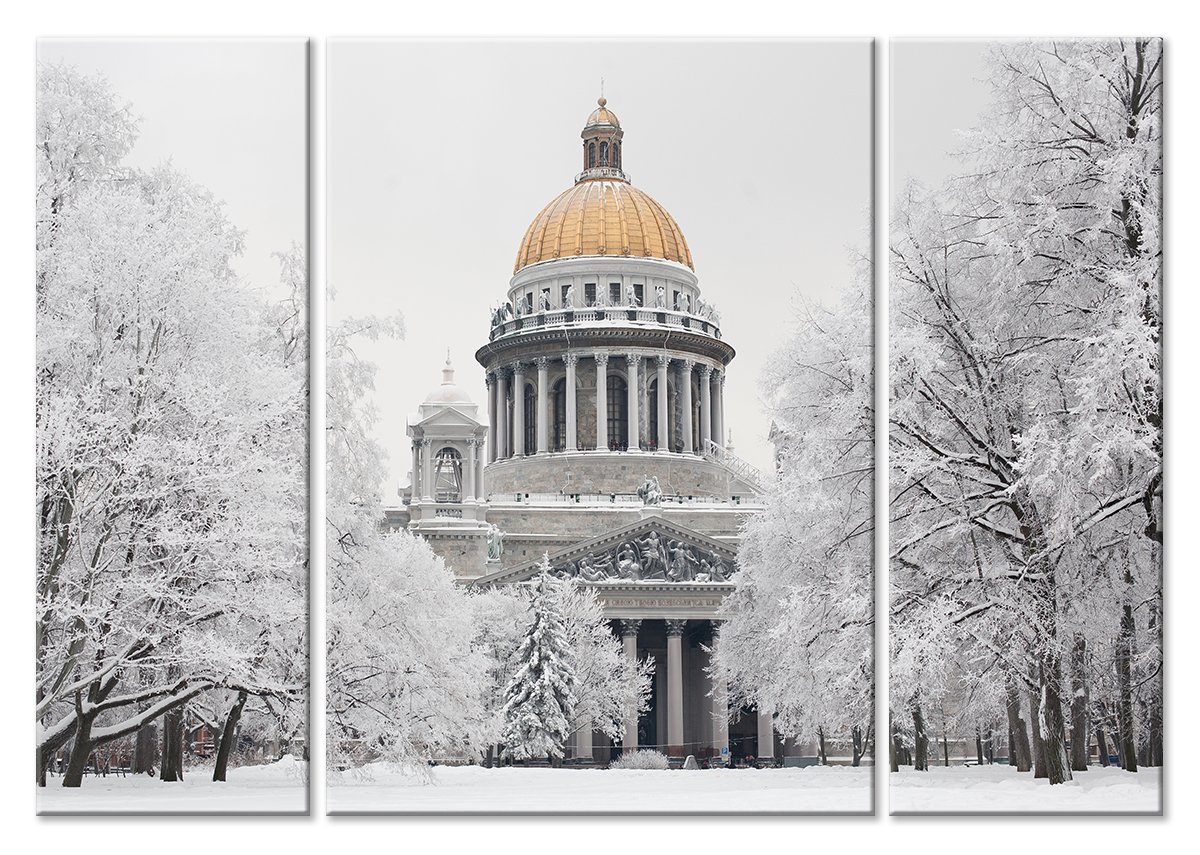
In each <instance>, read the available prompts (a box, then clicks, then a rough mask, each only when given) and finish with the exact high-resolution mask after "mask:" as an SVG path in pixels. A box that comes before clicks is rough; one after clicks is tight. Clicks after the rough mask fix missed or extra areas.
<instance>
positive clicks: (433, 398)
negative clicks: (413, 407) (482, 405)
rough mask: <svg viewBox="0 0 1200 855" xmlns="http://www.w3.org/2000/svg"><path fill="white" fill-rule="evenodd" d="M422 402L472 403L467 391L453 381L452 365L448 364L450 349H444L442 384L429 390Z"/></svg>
mask: <svg viewBox="0 0 1200 855" xmlns="http://www.w3.org/2000/svg"><path fill="white" fill-rule="evenodd" d="M422 403H423V404H470V405H472V406H473V405H474V403H475V402H474V401H472V400H471V396H470V395H468V394H467V391H466V390H465V389H464V388H463V387H462V386H459V385H458V384H457V383H455V382H454V366H453V365H451V364H450V351H446V364H445V365H444V366H443V367H442V385H440V386H437V387H436V388H434V390H433V391H432V392H430V393H429V394H428V395H427V396H426V397H425V400H424V401H423V402H422Z"/></svg>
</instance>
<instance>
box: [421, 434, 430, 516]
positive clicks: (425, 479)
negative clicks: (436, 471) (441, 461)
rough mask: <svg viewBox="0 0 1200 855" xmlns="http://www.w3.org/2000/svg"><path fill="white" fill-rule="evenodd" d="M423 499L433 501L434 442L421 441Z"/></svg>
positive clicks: (428, 440)
mask: <svg viewBox="0 0 1200 855" xmlns="http://www.w3.org/2000/svg"><path fill="white" fill-rule="evenodd" d="M421 481H422V484H421V498H422V499H423V500H424V501H426V502H431V501H433V440H431V439H423V440H421Z"/></svg>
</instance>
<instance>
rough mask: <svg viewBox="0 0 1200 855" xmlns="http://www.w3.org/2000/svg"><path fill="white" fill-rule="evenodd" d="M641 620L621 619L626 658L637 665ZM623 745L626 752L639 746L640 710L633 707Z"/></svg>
mask: <svg viewBox="0 0 1200 855" xmlns="http://www.w3.org/2000/svg"><path fill="white" fill-rule="evenodd" d="M641 625H642V622H641V621H640V620H623V621H621V645H622V647H624V649H625V658H626V659H628V660H629V662H630V663H631V664H632V665H633V666H634V667H635V668H636V667H637V634H638V628H639V627H641ZM621 747H622V749H623V750H624V752H625V753H626V754H630V753H632V752H634V751H637V748H638V711H637V708H636V707H631V708H629V709H627V710H626V711H625V734H624V736H623V737H622V738H621Z"/></svg>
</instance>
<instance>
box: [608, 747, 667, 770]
mask: <svg viewBox="0 0 1200 855" xmlns="http://www.w3.org/2000/svg"><path fill="white" fill-rule="evenodd" d="M608 768H610V769H670V768H671V762H670V761H669V760H668V759H667V755H666V754H663V753H662V752H661V751H654V750H651V749H649V748H643V749H642V750H641V751H637V752H634V753H632V754H622V755H621V756H620V757H618V758H617V759H616V760H614V761H613V762H612V763H611V764H610V765H609V767H608Z"/></svg>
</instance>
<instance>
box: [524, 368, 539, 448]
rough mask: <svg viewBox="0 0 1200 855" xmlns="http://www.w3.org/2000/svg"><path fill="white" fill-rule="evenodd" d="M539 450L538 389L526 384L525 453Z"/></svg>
mask: <svg viewBox="0 0 1200 855" xmlns="http://www.w3.org/2000/svg"><path fill="white" fill-rule="evenodd" d="M536 452H537V391H536V390H535V389H534V388H533V386H532V385H531V384H529V383H526V384H525V453H526V454H534V453H536Z"/></svg>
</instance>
